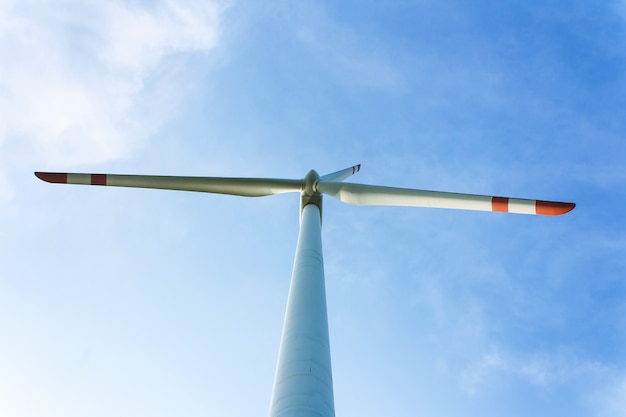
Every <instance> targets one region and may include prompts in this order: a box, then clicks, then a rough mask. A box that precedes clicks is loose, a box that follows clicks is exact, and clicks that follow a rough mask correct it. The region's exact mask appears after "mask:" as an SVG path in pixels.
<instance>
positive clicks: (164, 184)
mask: <svg viewBox="0 0 626 417" xmlns="http://www.w3.org/2000/svg"><path fill="white" fill-rule="evenodd" d="M35 175H36V176H37V177H38V178H39V179H42V180H44V181H47V182H52V183H59V184H82V185H105V186H110V187H135V188H158V189H164V190H182V191H199V192H204V193H216V194H230V195H239V196H244V197H263V196H268V195H275V194H282V193H289V192H299V191H301V189H302V187H303V183H302V180H287V179H278V178H220V177H172V176H162V175H117V174H71V173H60V172H35Z"/></svg>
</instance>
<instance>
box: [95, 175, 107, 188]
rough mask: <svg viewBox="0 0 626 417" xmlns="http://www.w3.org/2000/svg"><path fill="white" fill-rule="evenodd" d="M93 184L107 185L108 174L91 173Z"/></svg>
mask: <svg viewBox="0 0 626 417" xmlns="http://www.w3.org/2000/svg"><path fill="white" fill-rule="evenodd" d="M91 185H107V176H106V174H91Z"/></svg>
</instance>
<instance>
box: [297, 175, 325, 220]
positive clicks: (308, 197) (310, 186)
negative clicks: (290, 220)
mask: <svg viewBox="0 0 626 417" xmlns="http://www.w3.org/2000/svg"><path fill="white" fill-rule="evenodd" d="M319 180H320V175H319V174H318V173H317V172H315V170H314V169H312V170H310V171H309V172H308V173H307V174H306V175H305V176H304V179H303V181H302V191H301V194H300V213H301V214H302V209H304V206H306V205H307V204H315V205H316V206H317V207H319V209H320V216H321V215H322V194H321V193H320V192H318V191H317V183H318V181H319Z"/></svg>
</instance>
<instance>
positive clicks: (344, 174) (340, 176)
mask: <svg viewBox="0 0 626 417" xmlns="http://www.w3.org/2000/svg"><path fill="white" fill-rule="evenodd" d="M360 170H361V164H358V165H355V166H353V167H350V168H346V169H342V170H341V171H337V172H333V173H331V174H326V175H322V176H321V177H320V181H343V180H345V179H346V178H348V177H349V176H351V175H354V174H356V173H357V172H359V171H360Z"/></svg>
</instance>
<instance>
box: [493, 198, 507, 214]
mask: <svg viewBox="0 0 626 417" xmlns="http://www.w3.org/2000/svg"><path fill="white" fill-rule="evenodd" d="M491 210H492V211H503V212H505V213H508V211H509V199H508V198H506V197H491Z"/></svg>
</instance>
